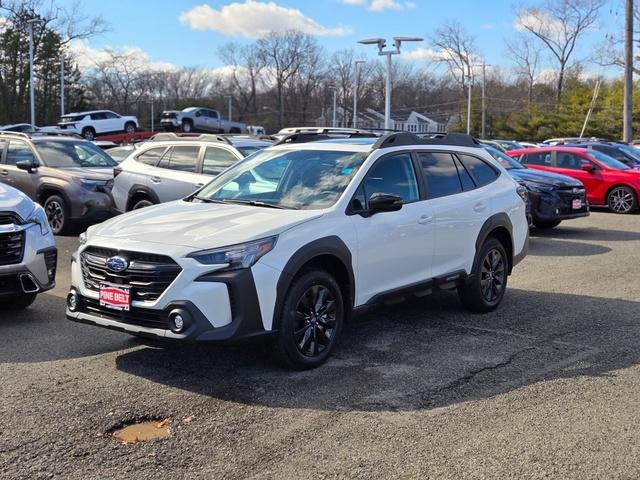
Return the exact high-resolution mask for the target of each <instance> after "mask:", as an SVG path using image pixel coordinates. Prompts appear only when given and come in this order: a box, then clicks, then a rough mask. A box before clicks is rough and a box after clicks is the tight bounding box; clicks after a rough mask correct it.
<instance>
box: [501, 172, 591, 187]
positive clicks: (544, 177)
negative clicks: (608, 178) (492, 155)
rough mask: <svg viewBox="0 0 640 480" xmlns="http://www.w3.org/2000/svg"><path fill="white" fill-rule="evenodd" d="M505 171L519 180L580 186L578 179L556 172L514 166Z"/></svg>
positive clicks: (560, 185) (557, 185) (558, 185)
mask: <svg viewBox="0 0 640 480" xmlns="http://www.w3.org/2000/svg"><path fill="white" fill-rule="evenodd" d="M507 171H508V172H509V175H511V176H512V177H513V178H515V179H516V180H520V181H525V182H536V183H544V184H545V185H553V186H555V187H582V182H581V181H580V180H576V179H575V178H571V177H567V176H566V175H560V174H558V173H553V172H543V171H542V170H534V169H532V168H522V169H519V168H514V169H511V170H507Z"/></svg>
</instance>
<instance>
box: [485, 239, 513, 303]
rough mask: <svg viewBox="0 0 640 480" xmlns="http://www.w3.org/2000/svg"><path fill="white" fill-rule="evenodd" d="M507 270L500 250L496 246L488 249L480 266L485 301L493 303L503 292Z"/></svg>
mask: <svg viewBox="0 0 640 480" xmlns="http://www.w3.org/2000/svg"><path fill="white" fill-rule="evenodd" d="M506 276H507V270H506V265H505V259H504V257H503V256H502V252H501V251H499V250H498V249H496V248H493V249H491V250H489V252H488V253H487V254H486V256H485V257H484V260H483V261H482V266H481V268H480V285H481V287H482V295H483V296H484V299H485V300H486V301H487V303H490V304H492V303H494V302H495V301H496V300H498V299H499V298H500V297H501V296H502V294H503V293H504V287H505V277H506Z"/></svg>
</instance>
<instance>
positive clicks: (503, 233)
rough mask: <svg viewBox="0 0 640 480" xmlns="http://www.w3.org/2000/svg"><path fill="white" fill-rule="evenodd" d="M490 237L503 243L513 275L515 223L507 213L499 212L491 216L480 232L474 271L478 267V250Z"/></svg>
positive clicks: (509, 270)
mask: <svg viewBox="0 0 640 480" xmlns="http://www.w3.org/2000/svg"><path fill="white" fill-rule="evenodd" d="M489 237H494V238H496V239H497V240H499V241H500V243H502V245H503V246H504V249H505V250H506V251H507V260H508V261H509V269H508V272H509V275H511V271H512V269H513V264H514V261H513V255H514V251H513V224H512V223H511V219H510V218H509V216H508V215H507V214H506V213H497V214H495V215H493V216H491V217H489V218H488V219H487V220H486V221H485V222H484V224H483V225H482V228H481V229H480V233H479V234H478V238H477V239H476V252H475V256H474V261H473V271H474V272H475V271H476V270H477V269H476V267H477V262H478V261H479V259H478V252H479V251H480V248H481V247H482V245H483V244H484V242H485V241H486V240H487V238H489Z"/></svg>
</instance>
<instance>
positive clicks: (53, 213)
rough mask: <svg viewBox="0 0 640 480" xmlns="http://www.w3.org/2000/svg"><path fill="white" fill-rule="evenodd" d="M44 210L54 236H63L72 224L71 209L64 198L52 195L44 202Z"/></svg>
mask: <svg viewBox="0 0 640 480" xmlns="http://www.w3.org/2000/svg"><path fill="white" fill-rule="evenodd" d="M42 208H44V211H45V213H46V214H47V220H48V221H49V226H50V227H51V231H52V232H53V234H54V235H61V234H63V233H65V232H66V231H67V230H68V229H69V226H70V223H71V221H70V220H69V207H68V206H67V202H65V200H64V198H62V197H61V196H59V195H51V196H50V197H47V199H46V200H45V201H44V205H43V206H42Z"/></svg>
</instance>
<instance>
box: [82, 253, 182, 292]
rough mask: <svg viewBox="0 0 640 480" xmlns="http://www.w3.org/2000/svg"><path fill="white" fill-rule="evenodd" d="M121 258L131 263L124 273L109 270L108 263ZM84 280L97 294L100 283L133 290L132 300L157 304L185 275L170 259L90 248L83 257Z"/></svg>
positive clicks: (163, 256) (160, 256)
mask: <svg viewBox="0 0 640 480" xmlns="http://www.w3.org/2000/svg"><path fill="white" fill-rule="evenodd" d="M116 255H117V256H121V257H123V258H125V259H126V260H127V261H128V262H129V266H128V267H127V269H126V270H125V271H123V272H119V273H115V272H112V271H110V270H108V269H107V267H106V263H107V259H108V258H110V257H114V256H116ZM80 263H81V267H82V277H83V280H84V283H85V286H86V287H87V288H88V289H89V290H93V291H96V292H97V291H98V290H99V289H100V283H101V282H106V283H113V284H116V285H127V286H130V287H131V299H132V300H140V301H155V300H157V299H158V297H159V296H160V295H162V293H163V292H164V291H165V290H166V289H167V287H168V286H169V285H171V283H172V282H173V281H174V280H175V278H176V277H177V276H178V274H179V273H180V272H181V271H182V269H181V268H180V266H179V265H178V264H177V263H176V262H174V261H173V260H172V259H171V258H170V257H167V256H165V255H155V254H150V253H141V252H126V251H119V250H113V249H108V248H99V247H88V248H87V249H85V250H84V251H83V252H82V255H81V261H80Z"/></svg>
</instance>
